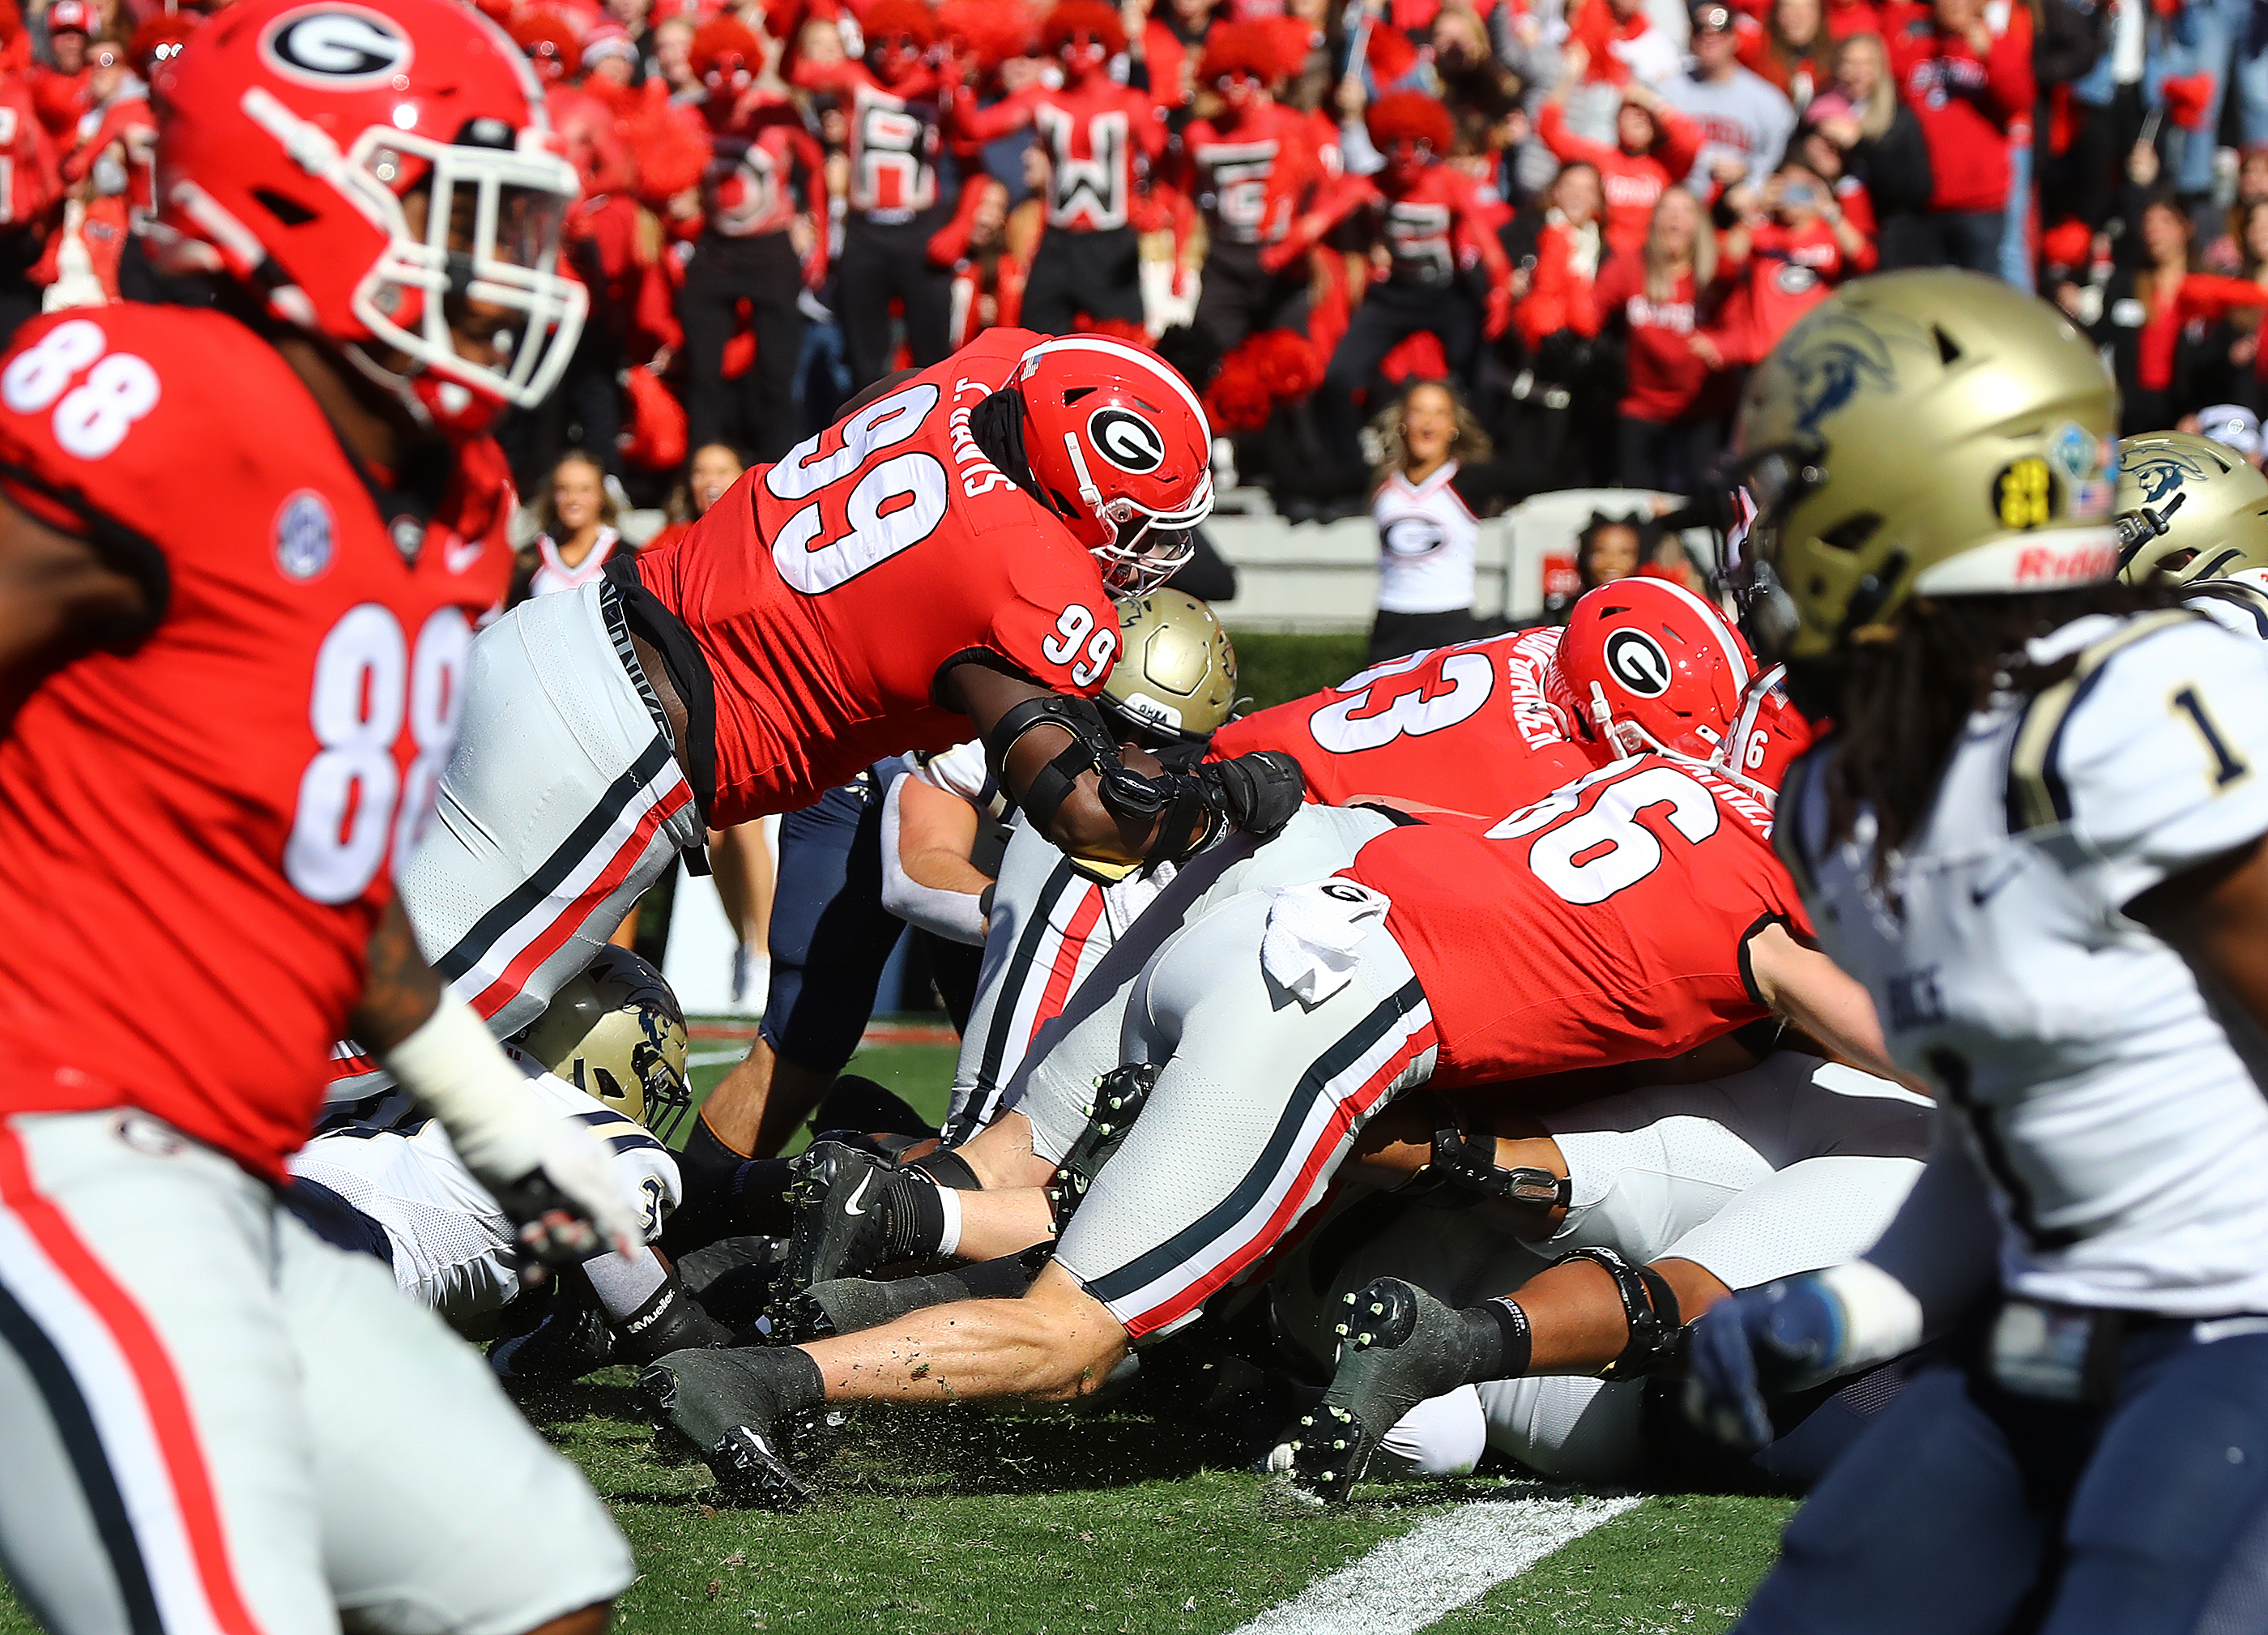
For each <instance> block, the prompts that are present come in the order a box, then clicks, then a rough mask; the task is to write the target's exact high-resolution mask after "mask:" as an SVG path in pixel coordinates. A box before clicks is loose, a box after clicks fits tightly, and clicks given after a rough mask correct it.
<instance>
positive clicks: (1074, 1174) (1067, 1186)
mask: <svg viewBox="0 0 2268 1635" xmlns="http://www.w3.org/2000/svg"><path fill="white" fill-rule="evenodd" d="M1157 1086H1158V1066H1157V1064H1155V1063H1153V1062H1129V1063H1127V1064H1125V1065H1124V1066H1123V1067H1114V1068H1112V1069H1111V1070H1110V1071H1109V1072H1107V1073H1105V1074H1103V1076H1102V1077H1101V1078H1100V1079H1097V1080H1095V1084H1094V1106H1092V1107H1090V1108H1087V1109H1086V1129H1084V1130H1082V1131H1079V1138H1078V1139H1077V1140H1075V1141H1073V1142H1072V1143H1071V1151H1070V1152H1068V1153H1064V1157H1063V1162H1062V1163H1060V1164H1058V1165H1057V1166H1056V1173H1055V1175H1054V1177H1053V1179H1051V1180H1050V1181H1049V1182H1048V1186H1047V1193H1048V1204H1049V1208H1050V1209H1052V1210H1053V1211H1054V1213H1055V1219H1056V1230H1057V1232H1058V1233H1060V1232H1061V1231H1062V1230H1063V1226H1064V1222H1066V1221H1068V1220H1069V1219H1071V1212H1072V1211H1073V1210H1076V1209H1077V1208H1078V1207H1079V1204H1080V1203H1081V1202H1083V1201H1084V1200H1085V1198H1086V1189H1088V1188H1089V1187H1091V1186H1093V1185H1094V1178H1095V1176H1096V1175H1100V1174H1101V1173H1102V1167H1103V1166H1104V1165H1105V1164H1107V1163H1108V1162H1109V1161H1110V1160H1111V1157H1112V1155H1113V1154H1114V1153H1116V1152H1117V1151H1118V1149H1119V1148H1120V1147H1122V1146H1123V1145H1125V1144H1126V1133H1127V1131H1130V1130H1131V1129H1132V1128H1133V1127H1134V1120H1135V1119H1136V1118H1137V1117H1138V1116H1140V1114H1141V1111H1142V1107H1143V1104H1144V1103H1145V1102H1146V1101H1149V1099H1150V1092H1151V1091H1152V1090H1154V1089H1156V1088H1157Z"/></svg>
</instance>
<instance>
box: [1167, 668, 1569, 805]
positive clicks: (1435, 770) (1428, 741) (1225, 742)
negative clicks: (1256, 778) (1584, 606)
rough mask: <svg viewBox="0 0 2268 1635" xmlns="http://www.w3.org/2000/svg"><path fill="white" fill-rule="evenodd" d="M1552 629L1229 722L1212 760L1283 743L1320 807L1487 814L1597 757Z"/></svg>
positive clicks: (1562, 779) (1370, 675)
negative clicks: (1399, 805) (1403, 805)
mask: <svg viewBox="0 0 2268 1635" xmlns="http://www.w3.org/2000/svg"><path fill="white" fill-rule="evenodd" d="M1563 634H1564V632H1563V631H1561V630H1558V629H1557V628H1556V627H1554V628H1551V629H1548V630H1522V631H1519V632H1517V633H1516V634H1513V635H1510V636H1495V637H1490V638H1489V639H1488V640H1486V641H1480V642H1463V643H1461V644H1458V645H1456V646H1454V647H1436V648H1434V649H1433V650H1432V651H1431V652H1422V653H1416V654H1413V655H1411V656H1410V658H1407V659H1392V660H1389V661H1388V662H1387V663H1385V664H1381V665H1376V666H1373V667H1372V668H1370V669H1367V670H1365V671H1364V672H1363V673H1362V674H1359V675H1354V676H1350V677H1348V678H1347V679H1346V680H1345V681H1342V682H1340V683H1339V684H1338V685H1337V687H1326V688H1325V689H1323V690H1322V691H1321V692H1319V693H1310V694H1308V695H1307V697H1305V698H1295V699H1293V700H1292V702H1291V703H1287V704H1278V705H1277V706H1276V707H1275V708H1273V709H1271V710H1262V711H1257V712H1256V713H1255V714H1252V715H1248V716H1246V717H1245V718H1243V719H1242V720H1240V721H1231V722H1230V723H1229V724H1228V725H1226V726H1224V727H1222V728H1221V729H1220V731H1219V732H1218V733H1214V734H1213V738H1212V744H1211V748H1209V749H1208V750H1207V751H1206V758H1207V759H1209V760H1215V761H1221V760H1226V759H1227V758H1228V757H1229V756H1231V755H1248V754H1250V753H1251V752H1252V751H1254V750H1256V749H1280V750H1282V751H1283V752H1284V753H1285V754H1286V755H1290V756H1291V757H1292V759H1293V760H1295V761H1297V762H1299V763H1300V770H1301V771H1302V772H1304V773H1306V774H1307V793H1308V795H1309V796H1310V797H1312V798H1313V799H1316V800H1319V801H1321V802H1322V803H1323V804H1324V805H1325V806H1345V805H1346V804H1347V803H1348V802H1350V801H1354V800H1361V799H1379V798H1387V799H1395V800H1399V801H1403V802H1407V803H1409V804H1410V805H1412V806H1433V807H1438V808H1440V809H1441V810H1443V811H1447V812H1463V813H1468V814H1471V815H1473V816H1476V817H1482V818H1485V819H1486V820H1488V821H1491V822H1492V821H1495V820H1496V819H1498V818H1499V817H1501V816H1503V815H1504V814H1506V813H1507V812H1516V811H1518V810H1519V809H1520V808H1521V807H1522V806H1527V805H1528V804H1529V803H1530V802H1532V801H1535V800H1540V799H1543V797H1544V796H1545V795H1547V794H1549V793H1550V792H1551V791H1553V790H1555V789H1557V788H1558V787H1559V786H1560V785H1561V784H1566V783H1571V782H1572V781H1573V780H1574V779H1576V778H1579V777H1582V776H1584V775H1585V774H1586V773H1587V772H1588V771H1590V770H1591V768H1592V766H1593V764H1594V762H1593V761H1592V758H1591V756H1590V755H1587V754H1586V753H1585V751H1584V749H1583V747H1582V746H1581V745H1580V744H1579V743H1577V742H1576V741H1575V738H1574V721H1575V708H1576V706H1575V697H1574V695H1573V694H1572V692H1570V691H1569V690H1568V687H1567V683H1566V681H1565V680H1564V679H1563V678H1562V677H1561V676H1560V674H1559V666H1558V663H1557V657H1558V652H1559V637H1561V635H1563Z"/></svg>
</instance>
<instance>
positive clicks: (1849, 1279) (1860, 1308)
mask: <svg viewBox="0 0 2268 1635" xmlns="http://www.w3.org/2000/svg"><path fill="white" fill-rule="evenodd" d="M1814 1275H1815V1277H1816V1278H1818V1280H1819V1285H1820V1286H1821V1287H1822V1288H1823V1289H1825V1290H1826V1291H1827V1293H1828V1296H1829V1298H1830V1299H1831V1300H1833V1301H1834V1302H1835V1304H1836V1305H1837V1306H1838V1307H1841V1308H1842V1312H1843V1336H1842V1344H1840V1345H1839V1346H1837V1348H1836V1351H1837V1354H1836V1357H1835V1359H1834V1361H1835V1369H1836V1372H1837V1373H1838V1374H1842V1373H1848V1372H1849V1371H1850V1370H1852V1369H1853V1368H1862V1367H1865V1366H1867V1365H1869V1364H1872V1363H1878V1362H1887V1361H1889V1359H1891V1358H1893V1357H1899V1356H1903V1355H1904V1354H1905V1353H1906V1352H1908V1351H1911V1350H1913V1348H1914V1347H1915V1346H1917V1345H1918V1344H1921V1342H1922V1309H1921V1302H1920V1301H1919V1300H1916V1299H1915V1298H1914V1297H1913V1292H1912V1291H1911V1290H1910V1289H1908V1288H1907V1287H1906V1285H1904V1284H1903V1283H1900V1282H1899V1281H1898V1280H1897V1279H1896V1278H1894V1277H1892V1276H1891V1275H1890V1274H1889V1272H1887V1271H1884V1270H1882V1269H1881V1267H1880V1266H1877V1265H1875V1264H1874V1262H1872V1261H1867V1260H1853V1261H1845V1263H1843V1264H1841V1265H1839V1266H1830V1267H1828V1268H1827V1270H1824V1271H1822V1272H1817V1273H1815V1274H1814Z"/></svg>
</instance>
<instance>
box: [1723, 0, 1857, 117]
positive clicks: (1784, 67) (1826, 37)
mask: <svg viewBox="0 0 2268 1635" xmlns="http://www.w3.org/2000/svg"><path fill="white" fill-rule="evenodd" d="M1833 49H1834V36H1833V35H1831V34H1830V33H1828V32H1827V20H1826V17H1825V15H1824V13H1823V9H1822V7H1821V5H1820V0H1772V3H1771V7H1770V9H1769V10H1767V11H1765V13H1764V27H1763V29H1762V30H1760V31H1759V32H1758V33H1756V35H1755V37H1754V39H1753V41H1750V40H1749V39H1748V38H1746V37H1744V38H1743V39H1742V42H1741V53H1740V56H1741V62H1742V64H1743V65H1744V66H1746V67H1747V68H1749V69H1750V70H1753V71H1754V72H1755V73H1756V74H1758V75H1760V76H1762V77H1764V78H1765V79H1767V80H1769V81H1771V83H1772V84H1773V85H1777V86H1778V88H1779V89H1780V90H1781V91H1782V92H1786V96H1787V99H1788V101H1789V103H1790V104H1791V105H1792V106H1793V107H1794V109H1795V111H1796V114H1797V115H1798V116H1799V117H1800V116H1801V114H1802V113H1803V110H1804V109H1805V108H1806V107H1808V106H1809V104H1810V102H1811V99H1812V98H1813V97H1814V96H1815V95H1816V94H1818V92H1821V91H1823V90H1824V89H1826V87H1827V85H1828V82H1829V81H1830V79H1832V78H1833V77H1834V70H1833V66H1832V63H1830V55H1831V53H1832V51H1833Z"/></svg>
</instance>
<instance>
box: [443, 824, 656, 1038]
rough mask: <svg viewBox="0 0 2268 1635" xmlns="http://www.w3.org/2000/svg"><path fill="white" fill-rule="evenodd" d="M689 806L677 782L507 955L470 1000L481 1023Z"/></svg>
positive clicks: (509, 997) (512, 995) (513, 993)
mask: <svg viewBox="0 0 2268 1635" xmlns="http://www.w3.org/2000/svg"><path fill="white" fill-rule="evenodd" d="M692 803H693V788H692V785H691V784H687V783H684V782H682V781H680V782H679V783H678V784H677V785H676V786H675V787H674V788H673V789H672V790H671V791H670V792H668V793H667V794H666V795H664V796H663V797H662V798H661V799H659V800H658V801H656V802H655V803H654V806H653V808H652V810H651V811H649V812H648V813H647V814H645V816H644V817H643V818H641V819H639V820H638V826H637V828H636V829H632V830H631V831H630V838H629V839H627V840H625V841H624V842H622V845H621V846H620V847H619V848H617V849H616V851H615V855H614V856H613V857H612V858H609V859H608V862H607V866H606V867H604V868H602V869H600V871H599V873H598V876H597V878H595V879H594V880H592V881H591V883H590V884H589V885H587V886H585V887H583V889H582V891H581V893H580V894H579V895H578V896H577V897H576V899H575V901H574V902H571V903H569V904H568V905H567V907H566V909H565V910H563V912H562V913H561V914H560V915H559V917H557V918H556V919H554V920H553V921H552V922H551V924H549V925H547V926H545V927H544V928H543V930H542V932H541V933H540V934H538V935H537V937H536V938H535V939H534V941H532V942H530V943H529V944H528V945H527V946H526V947H525V948H522V949H521V950H520V951H519V953H518V954H515V955H514V956H513V957H512V963H511V964H509V965H507V966H505V967H504V975H503V976H499V977H497V979H496V980H495V981H494V982H492V983H490V984H489V985H488V986H487V987H485V988H483V989H482V990H481V991H480V992H479V993H478V994H477V995H475V997H474V999H473V1009H474V1010H475V1012H477V1013H479V1014H480V1015H481V1017H482V1020H486V1019H487V1018H489V1017H491V1016H494V1015H495V1014H496V1013H497V1012H498V1011H501V1010H502V1009H504V1006H505V1005H509V1004H511V1003H512V1000H513V998H516V997H517V996H518V995H519V991H520V990H521V989H522V988H525V987H526V986H527V979H528V978H529V977H530V976H534V973H535V968H536V967H537V966H539V965H541V964H542V963H543V961H546V960H548V959H549V958H550V957H551V956H552V955H553V954H556V953H557V952H558V951H559V949H560V946H561V945H563V943H565V942H566V940H567V939H568V938H570V937H571V936H573V935H574V934H575V932H576V931H577V930H578V928H579V927H580V926H581V925H582V924H583V922H584V921H585V920H587V919H589V918H590V917H591V910H593V909H595V908H597V907H598V906H599V904H600V903H601V902H604V901H606V899H607V896H608V894H610V893H611V892H612V891H613V890H614V889H615V887H617V886H620V885H621V884H622V882H623V881H624V880H628V879H629V878H630V871H631V870H633V869H634V868H636V867H637V860H638V858H641V857H643V856H644V855H645V849H646V846H647V844H648V843H650V842H651V841H652V839H653V836H654V831H655V830H656V829H659V828H660V827H661V826H662V825H663V824H664V823H666V822H667V821H669V820H670V819H671V818H673V817H674V816H676V815H677V814H679V813H680V812H682V811H683V810H685V808H686V807H687V806H690V805H691V804H692Z"/></svg>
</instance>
